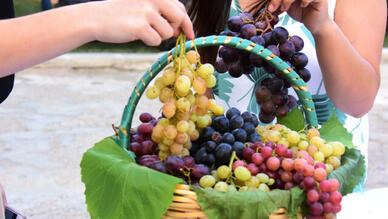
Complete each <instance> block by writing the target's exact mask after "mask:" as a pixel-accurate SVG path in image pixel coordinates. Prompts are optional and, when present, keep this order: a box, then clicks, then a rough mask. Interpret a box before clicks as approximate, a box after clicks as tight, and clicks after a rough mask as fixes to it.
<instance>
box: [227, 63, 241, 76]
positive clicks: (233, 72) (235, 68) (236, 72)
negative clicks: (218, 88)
mask: <svg viewBox="0 0 388 219" xmlns="http://www.w3.org/2000/svg"><path fill="white" fill-rule="evenodd" d="M229 74H230V76H232V77H234V78H239V77H241V75H242V74H243V69H242V67H241V65H240V62H235V63H233V64H231V65H230V67H229Z"/></svg>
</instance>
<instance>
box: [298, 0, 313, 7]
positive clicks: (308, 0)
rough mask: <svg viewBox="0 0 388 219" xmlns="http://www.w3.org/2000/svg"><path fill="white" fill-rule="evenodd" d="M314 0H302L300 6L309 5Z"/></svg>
mask: <svg viewBox="0 0 388 219" xmlns="http://www.w3.org/2000/svg"><path fill="white" fill-rule="evenodd" d="M313 1H314V0H301V3H300V7H302V8H305V7H307V6H309V4H310V3H311V2H313Z"/></svg>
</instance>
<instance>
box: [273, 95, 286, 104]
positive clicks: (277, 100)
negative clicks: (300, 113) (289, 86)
mask: <svg viewBox="0 0 388 219" xmlns="http://www.w3.org/2000/svg"><path fill="white" fill-rule="evenodd" d="M272 101H273V102H274V104H276V105H278V106H280V105H284V104H286V103H287V101H288V95H282V94H281V93H276V94H273V95H272Z"/></svg>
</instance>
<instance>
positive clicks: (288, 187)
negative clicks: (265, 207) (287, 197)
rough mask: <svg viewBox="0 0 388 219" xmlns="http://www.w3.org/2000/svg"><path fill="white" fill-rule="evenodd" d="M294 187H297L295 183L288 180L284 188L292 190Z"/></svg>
mask: <svg viewBox="0 0 388 219" xmlns="http://www.w3.org/2000/svg"><path fill="white" fill-rule="evenodd" d="M294 187H295V184H294V183H292V182H286V183H285V184H284V190H290V189H292V188H294Z"/></svg>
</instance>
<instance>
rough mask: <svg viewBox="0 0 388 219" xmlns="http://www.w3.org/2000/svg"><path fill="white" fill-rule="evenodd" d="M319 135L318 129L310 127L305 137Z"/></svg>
mask: <svg viewBox="0 0 388 219" xmlns="http://www.w3.org/2000/svg"><path fill="white" fill-rule="evenodd" d="M319 136H320V134H319V131H318V129H316V128H312V129H309V130H308V131H307V138H309V139H311V138H313V137H319Z"/></svg>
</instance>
